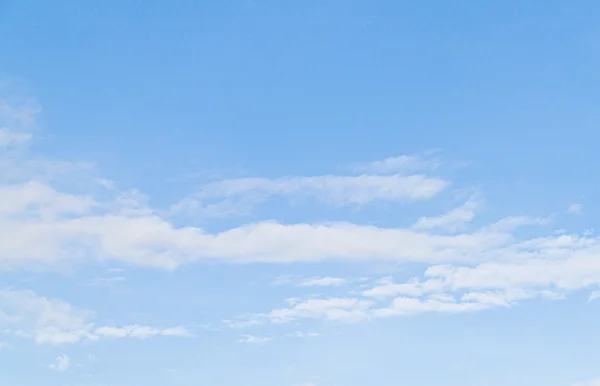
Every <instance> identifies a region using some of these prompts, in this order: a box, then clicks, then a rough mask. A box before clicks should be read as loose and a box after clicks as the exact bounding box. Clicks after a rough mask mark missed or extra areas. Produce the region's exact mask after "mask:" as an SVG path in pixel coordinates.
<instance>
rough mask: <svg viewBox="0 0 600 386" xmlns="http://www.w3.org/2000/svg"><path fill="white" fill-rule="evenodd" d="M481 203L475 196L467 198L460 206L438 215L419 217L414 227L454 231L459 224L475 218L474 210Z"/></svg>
mask: <svg viewBox="0 0 600 386" xmlns="http://www.w3.org/2000/svg"><path fill="white" fill-rule="evenodd" d="M480 205H481V201H480V200H478V199H477V198H475V197H472V198H471V199H469V200H468V201H467V202H466V203H465V204H463V205H462V206H460V207H458V208H455V209H453V210H451V211H450V212H448V213H445V214H443V215H440V216H435V217H421V218H419V219H418V220H417V222H416V223H415V224H414V225H413V228H415V229H434V228H441V229H445V230H449V231H454V230H456V229H458V228H460V226H461V225H463V224H465V223H467V222H470V221H472V220H473V218H475V210H476V209H477V208H478V207H479V206H480Z"/></svg>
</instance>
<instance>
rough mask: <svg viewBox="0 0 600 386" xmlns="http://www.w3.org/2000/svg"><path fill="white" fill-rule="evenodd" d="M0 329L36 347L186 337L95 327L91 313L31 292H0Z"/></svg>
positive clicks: (178, 332) (177, 332) (168, 331)
mask: <svg viewBox="0 0 600 386" xmlns="http://www.w3.org/2000/svg"><path fill="white" fill-rule="evenodd" d="M0 308H2V318H1V319H0V327H2V328H4V329H5V330H6V331H7V332H9V333H12V334H14V335H15V336H17V337H21V338H28V339H32V340H33V341H34V342H35V343H37V344H54V345H59V344H72V343H78V342H93V341H97V340H99V339H100V338H103V337H104V338H106V337H110V338H127V337H130V338H139V339H145V338H149V337H152V336H158V335H163V336H173V337H183V336H190V333H189V332H188V331H187V330H186V329H185V328H184V327H172V328H165V329H159V328H154V327H149V326H140V325H133V326H124V327H109V326H100V327H96V326H95V323H94V321H95V314H94V312H92V311H89V310H85V309H78V308H75V307H73V306H72V305H71V304H69V303H67V302H65V301H63V300H60V299H49V298H45V297H42V296H38V295H37V294H35V293H34V292H32V291H18V290H2V291H0Z"/></svg>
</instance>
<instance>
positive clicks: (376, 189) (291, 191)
mask: <svg viewBox="0 0 600 386" xmlns="http://www.w3.org/2000/svg"><path fill="white" fill-rule="evenodd" d="M447 185H448V182H447V181H445V180H443V179H441V178H438V177H428V176H425V175H409V176H405V175H390V176H379V175H360V176H336V175H325V176H314V177H282V178H275V179H270V178H239V179H229V180H222V181H218V182H213V183H210V184H207V185H205V186H203V187H202V188H201V189H200V191H198V192H197V193H195V194H193V195H191V196H189V197H186V198H184V199H183V200H181V201H180V202H178V203H177V204H175V205H174V206H173V211H174V212H176V213H177V212H186V213H192V214H193V213H200V214H204V215H216V214H218V213H222V214H223V215H232V214H246V213H248V212H249V211H250V210H251V209H252V208H253V207H254V206H255V205H257V204H259V203H262V202H264V201H265V200H267V199H268V198H270V197H272V196H284V197H290V196H305V197H312V198H315V199H317V200H319V201H322V202H325V203H327V204H331V205H335V206H344V205H364V204H367V203H369V202H372V201H401V200H422V199H428V198H431V197H433V196H435V195H436V194H438V193H439V192H440V191H442V189H444V188H445V187H446V186H447Z"/></svg>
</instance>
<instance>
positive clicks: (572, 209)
mask: <svg viewBox="0 0 600 386" xmlns="http://www.w3.org/2000/svg"><path fill="white" fill-rule="evenodd" d="M582 211H583V206H582V205H581V204H577V203H575V204H571V205H570V206H569V207H568V208H567V213H571V214H581V212H582Z"/></svg>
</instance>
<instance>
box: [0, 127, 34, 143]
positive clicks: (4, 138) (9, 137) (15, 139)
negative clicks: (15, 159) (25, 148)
mask: <svg viewBox="0 0 600 386" xmlns="http://www.w3.org/2000/svg"><path fill="white" fill-rule="evenodd" d="M32 137H33V135H32V134H31V133H15V132H12V131H9V130H7V129H2V128H0V148H1V147H8V146H14V145H21V144H24V143H27V142H29V141H31V138H32Z"/></svg>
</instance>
